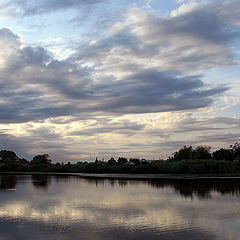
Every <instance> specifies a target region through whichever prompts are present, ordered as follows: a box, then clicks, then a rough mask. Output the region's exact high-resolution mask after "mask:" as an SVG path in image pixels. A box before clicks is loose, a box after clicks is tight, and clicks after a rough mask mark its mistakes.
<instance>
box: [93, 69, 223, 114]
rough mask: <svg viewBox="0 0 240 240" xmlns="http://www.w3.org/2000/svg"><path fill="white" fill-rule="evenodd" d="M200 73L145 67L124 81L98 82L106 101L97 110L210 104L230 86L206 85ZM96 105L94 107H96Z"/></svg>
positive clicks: (170, 108)
mask: <svg viewBox="0 0 240 240" xmlns="http://www.w3.org/2000/svg"><path fill="white" fill-rule="evenodd" d="M204 87H205V86H204V84H203V82H202V81H201V80H200V79H199V77H198V76H188V77H182V76H179V75H178V74H176V73H174V72H157V71H155V70H153V69H152V70H145V71H142V72H139V73H137V74H133V75H131V76H129V77H127V78H125V79H122V80H121V81H112V82H108V83H107V84H100V85H97V86H94V88H93V89H94V90H95V92H96V93H97V94H98V95H99V99H101V100H102V101H101V102H100V104H98V105H97V106H96V107H95V110H103V109H104V111H106V112H112V113H151V112H165V111H177V110H184V109H197V108H202V107H206V106H208V105H210V104H211V103H212V97H213V96H214V95H216V94H220V93H222V92H224V91H226V90H227V88H226V87H216V88H211V89H208V90H205V89H204ZM93 109H94V108H93Z"/></svg>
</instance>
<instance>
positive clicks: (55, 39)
mask: <svg viewBox="0 0 240 240" xmlns="http://www.w3.org/2000/svg"><path fill="white" fill-rule="evenodd" d="M239 9H240V1H239V0H223V1H222V0H215V1H214V0H199V1H198V0H188V1H185V0H169V1H165V0H152V1H151V0H138V1H134V0H51V1H49V0H38V1H34V0H5V1H1V3H0V27H1V28H0V44H1V48H0V149H11V150H14V151H15V152H16V153H17V154H18V155H19V156H21V157H26V158H28V159H31V158H32V156H33V155H36V154H40V153H49V154H50V157H51V158H52V159H53V160H55V161H57V160H58V161H65V162H67V161H72V162H75V161H78V160H81V161H82V160H94V159H95V157H96V156H98V157H99V158H104V159H106V160H107V159H109V158H110V157H111V156H113V157H118V156H126V157H130V156H131V157H141V158H147V159H153V158H154V159H158V158H159V157H167V156H169V155H170V154H171V153H172V152H173V151H175V150H176V149H178V148H180V147H182V146H183V145H190V144H191V145H193V146H197V145H211V146H212V147H213V148H212V150H214V149H216V148H220V147H228V146H229V145H230V144H232V143H234V142H236V141H240V137H239V136H240V134H239V133H240V115H239V112H240V97H239V91H240V67H239V65H240V15H239Z"/></svg>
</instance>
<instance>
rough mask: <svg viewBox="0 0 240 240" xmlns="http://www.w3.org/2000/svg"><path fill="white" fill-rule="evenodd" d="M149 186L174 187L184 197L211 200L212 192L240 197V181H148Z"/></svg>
mask: <svg viewBox="0 0 240 240" xmlns="http://www.w3.org/2000/svg"><path fill="white" fill-rule="evenodd" d="M147 184H149V185H151V186H153V187H157V188H165V187H172V188H174V190H175V191H176V192H177V193H180V194H181V195H182V196H184V197H194V196H197V197H199V198H211V197H212V192H218V193H221V194H222V195H224V194H231V195H236V196H240V179H220V178H218V179H162V180H151V181H147Z"/></svg>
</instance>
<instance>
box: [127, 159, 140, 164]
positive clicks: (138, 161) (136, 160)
mask: <svg viewBox="0 0 240 240" xmlns="http://www.w3.org/2000/svg"><path fill="white" fill-rule="evenodd" d="M129 162H132V163H134V164H135V165H138V164H140V160H139V159H138V158H130V159H129Z"/></svg>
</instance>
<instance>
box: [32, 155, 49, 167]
mask: <svg viewBox="0 0 240 240" xmlns="http://www.w3.org/2000/svg"><path fill="white" fill-rule="evenodd" d="M51 162H52V160H51V159H49V155H48V154H42V155H36V156H35V157H33V159H32V161H31V164H33V165H39V164H48V165H50V164H51Z"/></svg>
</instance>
